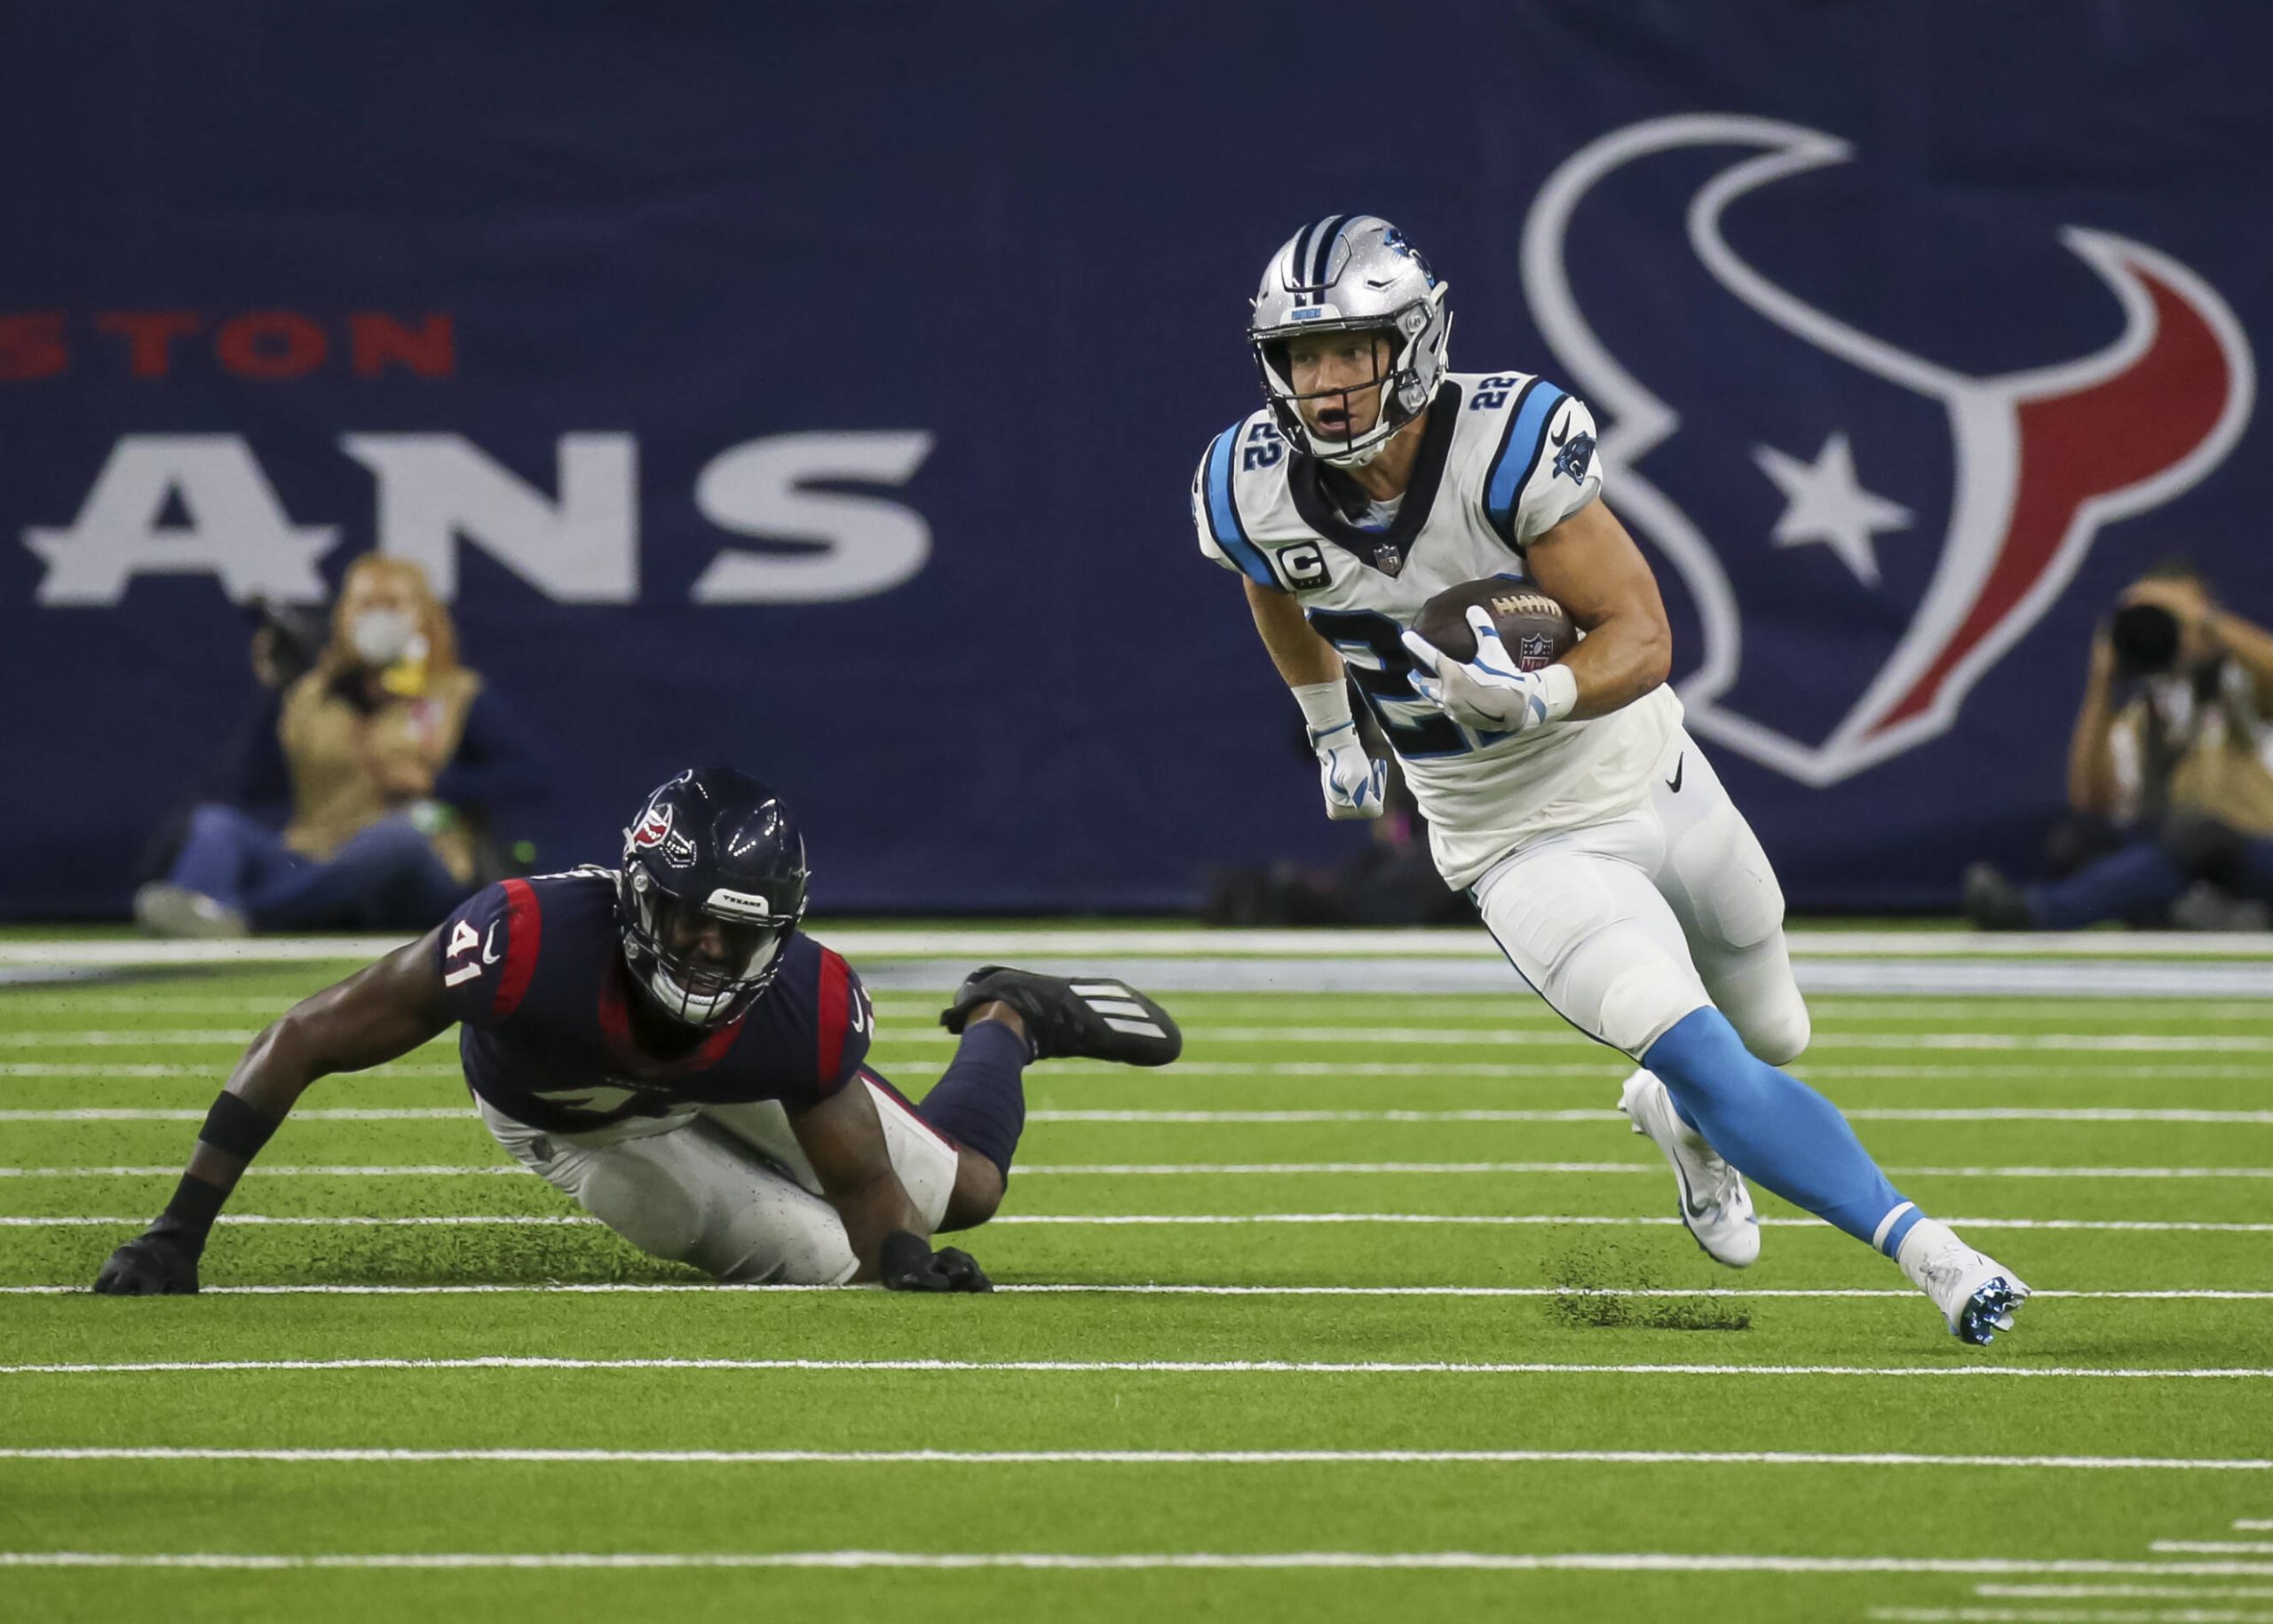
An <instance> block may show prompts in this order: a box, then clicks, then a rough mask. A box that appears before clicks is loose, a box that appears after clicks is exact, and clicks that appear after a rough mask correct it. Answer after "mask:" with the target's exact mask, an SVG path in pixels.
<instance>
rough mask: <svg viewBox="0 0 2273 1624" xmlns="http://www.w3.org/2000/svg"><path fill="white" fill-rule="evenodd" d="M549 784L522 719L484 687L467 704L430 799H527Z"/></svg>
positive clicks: (490, 802) (484, 803) (477, 802)
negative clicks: (460, 728) (461, 727)
mask: <svg viewBox="0 0 2273 1624" xmlns="http://www.w3.org/2000/svg"><path fill="white" fill-rule="evenodd" d="M550 784H551V773H550V771H549V770H548V769H547V768H546V766H545V764H544V759H543V757H542V756H540V755H539V754H538V752H537V750H536V749H535V745H534V744H533V743H532V742H531V741H530V736H529V733H528V731H527V729H526V728H525V727H523V726H522V725H521V720H520V718H519V717H517V716H515V715H514V714H513V712H512V709H511V707H509V706H508V705H507V704H506V703H505V701H503V700H501V699H499V698H498V697H497V694H496V693H495V690H493V689H491V688H488V687H487V686H485V687H484V688H483V689H482V690H481V692H480V693H477V694H475V695H474V696H473V703H472V704H471V706H470V707H468V708H467V710H466V716H465V731H464V733H462V734H460V735H459V738H458V748H457V753H456V754H455V755H454V756H452V757H450V762H449V764H448V765H447V766H446V767H444V768H443V769H442V771H441V772H440V773H439V774H438V775H437V776H436V777H435V780H434V798H435V799H436V800H439V801H447V802H449V803H450V804H452V805H454V806H480V807H491V806H495V805H497V804H499V803H501V802H514V803H518V804H527V803H528V802H530V801H534V800H536V799H538V798H539V797H541V796H543V794H544V792H545V791H546V790H547V789H548V788H550Z"/></svg>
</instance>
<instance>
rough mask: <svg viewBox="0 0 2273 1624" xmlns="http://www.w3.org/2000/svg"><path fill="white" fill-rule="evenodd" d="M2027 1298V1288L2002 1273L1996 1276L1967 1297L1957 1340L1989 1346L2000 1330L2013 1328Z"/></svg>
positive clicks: (1958, 1325)
mask: <svg viewBox="0 0 2273 1624" xmlns="http://www.w3.org/2000/svg"><path fill="white" fill-rule="evenodd" d="M2027 1301H2028V1292H2027V1290H2026V1289H2025V1288H2024V1287H2020V1288H2016V1287H2015V1286H2014V1285H2013V1284H2012V1282H2011V1281H2009V1280H2008V1279H2006V1278H2005V1277H2004V1276H2003V1275H2001V1274H2000V1275H1999V1276H1997V1277H1996V1278H1995V1279H1992V1280H1991V1281H1989V1282H1988V1284H1986V1285H1984V1286H1983V1287H1980V1289H1978V1290H1976V1292H1975V1293H1974V1294H1973V1295H1972V1296H1971V1297H1970V1298H1968V1300H1967V1302H1966V1305H1965V1311H1964V1312H1963V1313H1961V1314H1960V1315H1959V1316H1958V1322H1957V1326H1956V1327H1955V1328H1956V1332H1957V1336H1958V1340H1959V1341H1960V1342H1966V1343H1972V1344H1973V1345H1974V1346H1975V1347H1976V1348H1985V1347H1987V1346H1988V1345H1989V1344H1990V1343H1992V1342H1994V1341H1996V1340H1997V1333H1998V1332H2000V1331H2009V1330H2011V1329H2012V1328H2013V1317H2014V1316H2015V1315H2016V1314H2017V1313H2018V1312H2019V1311H2020V1310H2021V1306H2022V1304H2024V1303H2026V1302H2027Z"/></svg>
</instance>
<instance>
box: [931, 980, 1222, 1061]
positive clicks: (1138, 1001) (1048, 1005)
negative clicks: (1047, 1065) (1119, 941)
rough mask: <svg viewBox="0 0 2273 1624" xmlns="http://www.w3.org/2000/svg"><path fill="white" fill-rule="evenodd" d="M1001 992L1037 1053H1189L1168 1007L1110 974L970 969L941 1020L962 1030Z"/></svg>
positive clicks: (1161, 1057) (1060, 1056)
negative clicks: (974, 1011) (1056, 974)
mask: <svg viewBox="0 0 2273 1624" xmlns="http://www.w3.org/2000/svg"><path fill="white" fill-rule="evenodd" d="M998 998H999V999H1001V1000H1002V1002H1004V1003H1007V1004H1009V1005H1010V1007H1011V1008H1012V1009H1014V1010H1017V1011H1018V1015H1019V1017H1020V1018H1021V1019H1023V1020H1024V1021H1025V1022H1026V1037H1027V1040H1028V1041H1029V1042H1032V1043H1033V1045H1034V1058H1035V1059H1037V1060H1065V1059H1081V1060H1117V1061H1119V1062H1120V1063H1121V1064H1122V1065H1123V1066H1166V1065H1167V1064H1168V1062H1169V1061H1171V1060H1173V1059H1175V1058H1176V1057H1177V1056H1178V1055H1180V1054H1182V1053H1183V1052H1184V1034H1183V1033H1181V1032H1179V1031H1177V1030H1176V1021H1175V1019H1174V1018H1172V1017H1171V1016H1170V1015H1169V1014H1168V1011H1167V1010H1163V1009H1162V1008H1160V1005H1158V1004H1156V1003H1154V1002H1152V1000H1151V999H1149V998H1147V997H1145V996H1144V994H1142V993H1140V992H1138V991H1137V989H1136V988H1135V987H1133V986H1129V984H1128V983H1127V982H1126V981H1116V980H1114V979H1113V978H1111V977H1109V976H1080V977H1075V978H1072V979H1068V978H1065V977H1064V976H1045V975H1041V974H1040V973H1038V972H1036V971H1034V970H1012V969H1010V967H1009V966H1008V965H1004V964H988V965H986V966H984V967H983V968H981V969H978V970H973V971H971V973H970V976H969V977H968V978H966V979H965V980H964V982H963V984H962V986H961V987H960V988H959V989H958V990H957V991H956V993H955V1001H954V1003H952V1004H950V1005H948V1006H947V1008H946V1009H945V1010H941V1011H940V1012H939V1025H941V1026H945V1027H946V1029H947V1030H948V1031H950V1032H961V1031H962V1029H963V1025H964V1023H965V1022H966V1021H968V1020H969V1019H970V1012H971V1011H972V1010H975V1009H977V1008H978V1006H979V1005H980V1004H982V1003H991V1002H994V1000H996V999H998Z"/></svg>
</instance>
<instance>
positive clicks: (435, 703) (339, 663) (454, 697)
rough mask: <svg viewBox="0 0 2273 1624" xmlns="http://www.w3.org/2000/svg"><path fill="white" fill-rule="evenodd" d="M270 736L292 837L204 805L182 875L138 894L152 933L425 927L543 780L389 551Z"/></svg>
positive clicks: (431, 605) (137, 908) (457, 894)
mask: <svg viewBox="0 0 2273 1624" xmlns="http://www.w3.org/2000/svg"><path fill="white" fill-rule="evenodd" d="M269 655H270V657H273V646H272V648H271V650H270V651H269ZM263 657H264V653H263V650H262V649H261V647H260V646H259V644H258V642H256V646H255V662H256V666H257V665H258V664H259V662H260V661H261V660H262V658H263ZM273 738H274V745H275V751H274V754H273V755H272V756H269V757H268V761H269V763H270V765H268V766H264V765H263V764H262V762H261V761H260V760H259V759H258V757H256V758H255V759H254V760H253V761H251V762H249V763H248V764H247V765H246V768H245V771H244V779H245V781H246V782H247V783H248V784H251V783H257V781H259V780H263V779H274V780H277V781H279V782H281V783H284V784H289V800H290V805H291V816H290V820H289V822H288V823H287V824H286V826H285V828H284V829H283V831H282V833H281V835H280V834H278V833H276V832H274V831H273V830H272V829H271V828H269V827H268V826H267V825H266V824H265V823H263V822H261V821H260V820H258V819H257V818H256V817H255V816H253V815H252V814H251V813H250V812H246V811H243V810H241V809H240V808H239V807H237V806H234V805H226V804H219V803H207V804H203V805H201V806H199V807H198V808H197V809H196V810H195V811H194V812H192V813H191V814H190V819H189V827H188V830H187V832H186V836H185V837H184V839H183V841H182V844H181V848H180V851H179V852H178V853H177V854H176V856H175V858H174V861H173V866H172V869H171V871H170V874H169V875H168V876H167V877H166V878H165V879H163V880H159V881H155V882H154V883H150V884H147V885H145V886H143V887H142V888H141V889H140V890H139V891H137V892H136V893H135V897H134V917H135V920H136V923H139V925H141V927H142V928H143V929H144V930H146V931H149V932H151V933H152V934H154V935H158V936H207V937H226V936H242V935H244V934H246V933H247V932H248V931H322V930H372V931H422V930H424V929H426V928H427V927H428V926H430V925H432V923H434V922H435V921H436V920H438V919H440V918H441V917H442V916H443V915H445V914H447V913H448V912H449V910H450V909H451V908H452V907H455V905H456V904H457V902H458V901H459V899H462V898H463V897H464V896H465V895H466V894H467V893H468V892H469V891H471V890H472V889H473V888H474V885H475V883H477V878H478V875H479V863H478V855H479V847H480V844H481V842H482V837H483V835H484V833H485V830H486V828H487V822H488V815H489V814H491V813H494V812H495V810H496V809H497V808H498V807H500V806H501V805H508V804H511V805H525V804H527V802H528V801H529V800H531V799H533V798H534V797H535V796H536V795H537V794H539V793H541V791H542V789H543V784H544V780H545V773H544V770H543V766H542V764H540V762H539V759H538V757H537V755H536V753H535V751H534V750H533V749H530V748H529V745H528V743H527V740H526V738H525V736H524V734H523V733H522V731H521V729H520V727H519V724H518V723H517V722H516V721H515V720H514V719H513V717H511V713H510V712H509V711H508V710H507V709H506V708H505V707H504V705H503V702H502V701H499V700H498V699H497V698H496V696H495V694H494V693H492V692H491V691H490V690H489V688H488V687H487V685H485V684H484V683H483V681H482V679H481V678H480V677H479V676H477V675H476V674H475V673H474V672H472V671H470V670H468V669H465V668H464V667H463V666H462V665H460V664H459V663H458V659H457V635H456V632H455V629H454V628H453V627H452V626H451V623H450V618H449V614H448V611H447V610H446V609H444V608H443V606H442V605H441V603H440V601H439V600H438V599H437V598H435V597H434V595H433V593H432V590H430V589H429V588H428V586H427V584H426V577H425V574H424V572H423V571H421V570H420V569H419V568H418V566H416V565H415V564H413V563H411V562H409V561H408V560H407V559H403V558H388V557H384V556H383V555H380V554H376V553H372V554H368V555H366V556H365V557H363V558H358V559H357V560H356V561H355V562H354V564H353V565H352V566H350V567H349V569H348V572H347V579H346V581H345V583H344V584H343V585H342V587H341V589H340V594H339V600H338V602H337V604H336V605H334V606H333V609H332V620H331V639H330V641H329V643H328V644H326V645H325V646H324V648H323V650H322V652H321V654H320V655H319V656H318V657H317V660H316V663H315V666H314V668H313V669H311V670H309V671H308V672H307V673H306V674H305V675H304V676H302V677H299V678H298V679H297V680H296V681H294V682H293V683H291V685H289V687H287V688H286V689H285V690H284V694H283V701H282V704H281V709H280V711H279V714H278V717H277V723H276V726H275V729H274V733H273ZM277 762H281V772H277V771H275V769H274V766H273V764H274V763H277ZM258 798H259V797H257V796H252V797H250V799H251V801H252V804H257V801H258Z"/></svg>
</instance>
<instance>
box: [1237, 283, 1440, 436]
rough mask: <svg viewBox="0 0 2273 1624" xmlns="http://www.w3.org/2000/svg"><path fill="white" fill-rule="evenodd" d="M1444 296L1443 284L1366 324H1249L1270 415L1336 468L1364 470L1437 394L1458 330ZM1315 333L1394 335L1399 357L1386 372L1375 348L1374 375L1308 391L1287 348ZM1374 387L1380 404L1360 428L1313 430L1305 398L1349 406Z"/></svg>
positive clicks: (1393, 352) (1392, 342) (1285, 432)
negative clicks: (1300, 385)
mask: <svg viewBox="0 0 2273 1624" xmlns="http://www.w3.org/2000/svg"><path fill="white" fill-rule="evenodd" d="M1444 299H1445V284H1444V283H1442V282H1438V283H1437V285H1436V286H1435V287H1433V288H1431V289H1430V290H1429V293H1428V294H1427V296H1426V297H1423V298H1421V299H1417V300H1415V301H1414V302H1413V303H1412V304H1410V305H1406V306H1405V308H1404V309H1402V310H1399V311H1398V312H1396V313H1394V314H1393V315H1392V316H1390V318H1388V319H1387V320H1383V319H1381V318H1378V317H1377V318H1374V319H1371V320H1366V321H1311V322H1306V323H1304V324H1303V325H1302V326H1299V327H1279V328H1276V329H1271V330H1268V331H1263V330H1258V329H1249V330H1248V335H1247V337H1248V341H1249V344H1250V345H1251V347H1252V348H1253V350H1254V352H1255V365H1256V367H1257V368H1259V369H1260V370H1261V372H1262V374H1263V392H1264V393H1265V394H1266V395H1267V396H1269V398H1270V400H1271V416H1272V417H1273V419H1274V420H1276V422H1277V424H1278V425H1279V433H1280V434H1281V435H1283V436H1284V437H1285V438H1286V439H1287V440H1288V441H1289V442H1290V443H1292V444H1294V445H1296V446H1300V447H1302V448H1303V449H1304V450H1306V451H1307V452H1308V453H1309V454H1310V455H1311V456H1314V457H1316V458H1318V459H1319V461H1320V462H1323V463H1328V464H1330V465H1332V466H1334V467H1335V468H1362V467H1364V466H1365V465H1366V463H1370V462H1372V461H1373V460H1374V458H1375V457H1377V456H1380V455H1381V454H1382V448H1385V447H1386V446H1387V445H1388V444H1389V442H1390V440H1394V439H1395V438H1396V437H1397V435H1398V432H1399V431H1400V430H1402V429H1403V428H1405V426H1406V424H1410V423H1412V422H1413V421H1414V419H1415V418H1417V417H1419V416H1421V414H1422V412H1424V411H1426V410H1427V409H1428V408H1429V402H1430V399H1431V398H1432V397H1433V396H1434V395H1435V393H1436V389H1435V380H1437V379H1440V378H1441V377H1442V376H1444V351H1445V339H1446V337H1448V336H1449V334H1450V332H1451V329H1452V314H1451V313H1450V312H1449V311H1443V310H1441V307H1442V305H1443V304H1444ZM1440 315H1441V319H1439V318H1440ZM1312 333H1368V334H1378V335H1381V336H1382V337H1387V338H1388V339H1389V341H1390V345H1389V347H1390V354H1391V356H1392V357H1393V360H1391V362H1390V366H1389V368H1388V370H1386V371H1383V370H1382V368H1381V363H1380V360H1379V359H1378V357H1379V355H1380V348H1379V346H1378V345H1376V346H1375V347H1374V354H1375V357H1376V360H1374V375H1373V376H1372V377H1370V378H1368V379H1366V380H1363V381H1361V382H1359V383H1356V384H1348V385H1346V386H1342V387H1337V388H1333V389H1317V390H1311V391H1309V392H1300V391H1297V390H1296V388H1295V379H1294V372H1293V368H1292V367H1291V365H1290V364H1289V362H1288V360H1287V349H1288V345H1290V344H1291V343H1292V341H1293V340H1294V339H1295V338H1297V337H1305V336H1307V335H1309V334H1312ZM1369 392H1370V393H1371V394H1372V396H1373V398H1374V420H1373V422H1372V423H1371V424H1368V425H1367V427H1366V429H1365V431H1364V432H1362V433H1350V432H1343V433H1341V434H1338V435H1337V434H1335V433H1334V432H1331V431H1329V430H1323V429H1319V428H1314V427H1312V426H1311V422H1310V420H1309V419H1308V418H1307V417H1305V416H1303V411H1302V403H1303V402H1304V401H1315V400H1335V399H1338V400H1341V401H1342V403H1343V405H1344V408H1345V410H1346V408H1347V406H1348V403H1349V402H1350V400H1353V399H1358V398H1362V397H1364V396H1365V395H1366V394H1367V393H1369Z"/></svg>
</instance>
